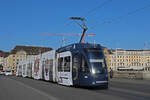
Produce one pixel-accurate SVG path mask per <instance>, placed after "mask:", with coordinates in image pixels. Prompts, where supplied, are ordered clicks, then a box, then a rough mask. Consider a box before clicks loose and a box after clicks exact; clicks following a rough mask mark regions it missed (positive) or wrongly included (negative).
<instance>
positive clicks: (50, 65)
mask: <svg viewBox="0 0 150 100" xmlns="http://www.w3.org/2000/svg"><path fill="white" fill-rule="evenodd" d="M49 67H50V72H52V71H53V60H52V59H51V60H49Z"/></svg>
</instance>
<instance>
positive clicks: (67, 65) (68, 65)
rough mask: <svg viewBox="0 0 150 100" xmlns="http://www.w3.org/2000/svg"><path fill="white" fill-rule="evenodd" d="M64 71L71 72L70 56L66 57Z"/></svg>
mask: <svg viewBox="0 0 150 100" xmlns="http://www.w3.org/2000/svg"><path fill="white" fill-rule="evenodd" d="M64 71H65V72H70V56H68V57H65V58H64Z"/></svg>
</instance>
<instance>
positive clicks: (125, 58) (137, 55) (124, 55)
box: [108, 49, 150, 70]
mask: <svg viewBox="0 0 150 100" xmlns="http://www.w3.org/2000/svg"><path fill="white" fill-rule="evenodd" d="M108 63H109V65H110V68H112V69H113V70H118V68H130V69H135V70H150V50H123V49H116V50H111V52H110V54H109V61H108Z"/></svg>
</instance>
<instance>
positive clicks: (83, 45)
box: [57, 43, 101, 52]
mask: <svg viewBox="0 0 150 100" xmlns="http://www.w3.org/2000/svg"><path fill="white" fill-rule="evenodd" d="M83 48H101V45H100V44H91V43H74V44H70V45H67V46H64V47H61V48H59V49H58V50H57V51H58V52H63V51H69V50H70V51H71V50H74V49H83Z"/></svg>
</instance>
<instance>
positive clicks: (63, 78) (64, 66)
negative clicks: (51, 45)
mask: <svg viewBox="0 0 150 100" xmlns="http://www.w3.org/2000/svg"><path fill="white" fill-rule="evenodd" d="M57 78H58V84H62V85H68V86H70V85H73V82H72V55H71V52H69V51H67V52H63V53H58V54H57Z"/></svg>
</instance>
